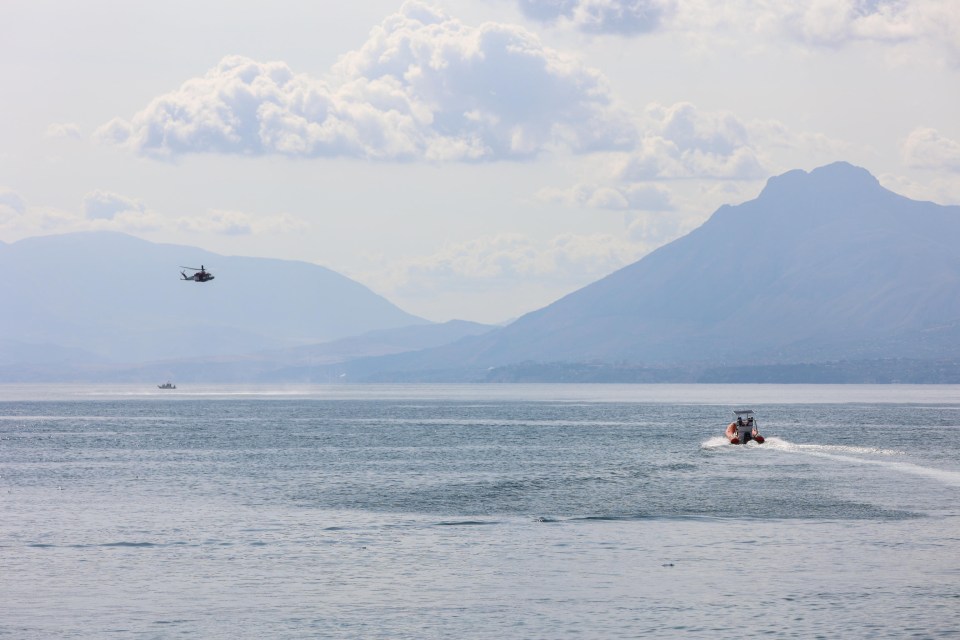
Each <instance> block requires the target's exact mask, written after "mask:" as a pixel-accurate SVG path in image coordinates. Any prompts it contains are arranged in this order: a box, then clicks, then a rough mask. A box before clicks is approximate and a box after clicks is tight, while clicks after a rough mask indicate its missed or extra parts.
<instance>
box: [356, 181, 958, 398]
mask: <svg viewBox="0 0 960 640" xmlns="http://www.w3.org/2000/svg"><path fill="white" fill-rule="evenodd" d="M958 242H960V207H958V206H941V205H937V204H934V203H931V202H918V201H914V200H910V199H908V198H905V197H903V196H900V195H897V194H895V193H893V192H891V191H889V190H887V189H885V188H883V187H882V186H880V184H879V182H878V181H877V179H876V178H874V177H873V176H872V175H870V173H868V172H867V171H866V170H864V169H862V168H858V167H855V166H852V165H850V164H847V163H844V162H839V163H835V164H831V165H828V166H825V167H821V168H819V169H815V170H814V171H811V172H809V173H807V172H804V171H791V172H788V173H786V174H783V175H781V176H778V177H775V178H771V179H770V180H769V182H768V183H767V185H766V187H765V188H764V190H763V192H762V193H761V194H760V196H759V197H758V198H756V199H755V200H752V201H750V202H746V203H743V204H741V205H738V206H723V207H721V208H720V209H718V210H717V211H716V212H715V213H714V214H713V215H712V216H711V217H710V219H709V220H708V221H707V222H706V223H705V224H704V225H702V226H701V227H700V228H698V229H696V230H694V231H693V232H691V233H690V234H688V235H687V236H685V237H682V238H679V239H678V240H676V241H674V242H671V243H670V244H668V245H665V246H663V247H661V248H660V249H658V250H656V251H654V252H652V253H651V254H649V255H648V256H646V257H644V258H643V259H641V260H640V261H638V262H636V263H634V264H631V265H629V266H627V267H625V268H623V269H620V270H619V271H617V272H615V273H613V274H611V275H609V276H607V277H606V278H603V279H602V280H600V281H598V282H595V283H593V284H591V285H588V286H586V287H584V288H583V289H580V290H578V291H576V292H574V293H571V294H570V295H568V296H566V297H564V298H563V299H561V300H558V301H557V302H555V303H553V304H551V305H549V306H547V307H545V308H543V309H540V310H537V311H534V312H532V313H529V314H527V315H525V316H523V317H521V318H519V319H518V320H516V321H515V322H513V323H512V324H510V325H509V326H506V327H504V328H503V329H500V330H498V331H495V332H492V333H489V334H485V335H483V336H480V337H476V338H468V339H465V340H462V341H460V342H458V343H456V344H454V345H449V346H445V347H440V348H437V349H432V350H426V351H423V352H420V353H412V354H402V355H398V356H390V357H386V358H378V359H368V360H361V361H357V362H355V363H352V365H351V366H350V367H349V368H348V369H349V371H350V372H351V373H352V374H353V375H354V376H356V377H366V378H368V379H371V378H376V379H416V378H425V379H440V378H443V377H444V375H445V374H444V373H443V372H445V371H446V372H451V373H450V374H449V375H453V376H454V377H457V376H462V372H463V371H467V370H469V371H472V372H473V373H471V374H468V377H470V376H476V375H478V372H481V371H484V370H493V369H497V368H502V367H508V366H513V365H518V364H520V363H528V364H529V363H554V364H553V365H552V366H551V368H552V370H553V371H555V372H556V371H561V370H564V367H563V366H561V365H557V364H556V363H577V362H579V363H594V366H600V365H601V364H603V363H606V364H608V365H609V364H612V363H619V364H620V365H624V364H632V365H642V366H645V367H655V368H660V369H663V368H670V367H680V368H681V370H682V371H683V372H686V373H684V374H682V375H692V374H691V372H695V371H706V370H707V369H708V368H711V367H712V368H713V369H712V370H713V371H714V372H715V373H716V371H717V370H716V366H718V365H719V366H724V367H740V366H741V365H747V366H754V367H756V366H761V365H789V364H797V363H809V362H831V361H840V360H844V361H857V362H862V361H867V360H874V359H891V358H893V359H897V358H906V359H910V360H911V361H915V360H921V361H923V360H943V359H950V358H960V251H958V250H957V248H956V247H957V245H958ZM857 366H858V367H860V365H857ZM601 368H603V367H601ZM458 370H459V371H460V373H452V372H454V371H458ZM741 370H742V368H741ZM752 371H754V372H756V371H759V369H753V370H752ZM677 375H681V374H677ZM682 375H681V377H682ZM716 375H717V377H718V378H720V379H724V374H719V373H717V374H716ZM674 377H677V376H676V375H675V376H674Z"/></svg>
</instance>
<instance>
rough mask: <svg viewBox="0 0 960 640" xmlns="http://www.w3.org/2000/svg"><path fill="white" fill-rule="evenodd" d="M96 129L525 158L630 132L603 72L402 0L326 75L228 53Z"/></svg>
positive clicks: (245, 142)
mask: <svg viewBox="0 0 960 640" xmlns="http://www.w3.org/2000/svg"><path fill="white" fill-rule="evenodd" d="M97 135H98V136H99V138H101V139H103V140H106V141H109V142H112V143H114V144H118V145H121V146H125V147H128V148H130V149H132V150H133V151H135V152H137V153H140V154H145V155H152V156H158V157H170V156H176V155H178V154H184V153H205V152H210V153H231V154H245V155H260V154H281V155H287V156H307V157H309V156H350V157H359V158H367V159H375V160H392V161H396V160H421V159H426V160H457V161H483V160H499V159H522V158H528V157H531V156H534V155H536V154H537V153H539V152H541V151H542V150H544V149H547V148H550V147H553V146H558V145H559V146H563V147H566V148H570V149H572V150H573V151H575V152H583V151H590V150H594V149H608V148H616V147H624V146H627V145H629V144H630V143H631V142H632V140H633V137H634V135H635V132H634V129H633V126H632V124H631V122H630V119H629V117H628V116H627V115H626V114H625V113H624V112H623V111H622V110H621V109H620V108H619V106H618V105H617V104H616V102H615V100H614V99H613V97H612V94H611V93H610V90H609V88H608V87H607V85H606V82H605V80H604V78H603V77H602V75H601V74H600V73H599V72H597V71H595V70H593V69H590V68H588V67H586V66H584V65H583V64H581V63H580V62H578V61H576V60H575V59H573V58H570V57H567V56H564V55H562V54H561V53H559V52H557V51H555V50H553V49H550V48H548V47H546V46H544V45H543V44H542V43H541V42H540V40H539V39H538V38H537V37H536V36H535V35H533V34H532V33H530V32H529V31H526V30H524V29H522V28H520V27H517V26H512V25H505V24H498V23H492V22H489V23H484V24H482V25H480V26H477V27H471V26H468V25H465V24H463V23H461V22H459V21H458V20H456V19H454V18H451V17H449V16H447V15H445V14H443V13H442V12H440V11H439V10H436V9H433V8H430V7H428V6H427V5H424V4H421V3H419V2H407V3H405V4H404V5H403V6H402V8H401V9H400V11H399V12H398V13H396V14H394V15H392V16H389V17H388V18H387V19H386V20H385V21H384V22H383V23H382V24H381V25H379V26H378V27H377V28H375V29H374V30H373V31H372V32H371V35H370V37H369V39H368V40H367V42H366V43H365V44H364V45H363V46H362V47H361V48H360V49H358V50H356V51H353V52H350V53H348V54H346V55H345V56H343V57H342V58H341V60H340V61H339V62H338V63H337V65H336V66H335V68H334V69H333V70H332V71H331V74H330V76H329V77H328V78H324V79H321V78H316V77H312V76H310V75H307V74H303V73H296V72H294V71H293V70H292V69H290V68H289V67H288V66H287V65H286V64H285V63H283V62H258V61H255V60H251V59H249V58H244V57H240V56H228V57H226V58H224V59H223V60H222V61H221V62H220V63H219V64H218V65H217V66H216V67H214V68H213V69H211V70H209V71H208V72H207V73H206V74H205V75H203V76H200V77H196V78H192V79H190V80H188V81H186V82H185V83H183V85H181V86H180V88H179V89H177V90H175V91H172V92H170V93H167V94H164V95H161V96H159V97H157V98H156V99H154V100H153V101H152V102H151V103H150V104H149V105H147V106H146V107H145V108H144V109H143V110H142V111H140V112H139V113H137V114H135V115H134V116H133V117H132V118H130V119H129V120H126V119H122V118H115V119H114V120H112V121H111V122H109V123H107V124H105V125H103V126H102V127H101V128H100V129H99V130H98V132H97Z"/></svg>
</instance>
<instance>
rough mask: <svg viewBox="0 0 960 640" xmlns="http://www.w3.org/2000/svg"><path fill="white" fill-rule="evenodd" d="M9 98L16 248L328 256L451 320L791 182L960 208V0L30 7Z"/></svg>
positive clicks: (535, 300)
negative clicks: (39, 239)
mask: <svg viewBox="0 0 960 640" xmlns="http://www.w3.org/2000/svg"><path fill="white" fill-rule="evenodd" d="M0 87H2V89H0V240H3V241H6V242H12V241H14V240H18V239H20V238H23V237H29V236H35V235H44V234H53V233H63V232H68V231H76V230H80V229H113V230H119V231H125V232H127V233H131V234H133V235H136V236H140V237H143V238H145V239H148V240H151V241H157V242H170V243H176V244H187V245H194V246H200V247H203V248H205V249H209V250H212V251H215V252H218V253H222V254H228V255H247V256H266V257H277V258H292V259H298V260H305V261H308V262H313V263H317V264H321V265H324V266H327V267H330V268H331V269H334V270H336V271H338V272H340V273H343V274H345V275H348V276H350V277H352V278H355V279H357V280H359V281H360V282H362V283H364V284H366V285H367V286H369V287H370V288H372V289H373V290H375V291H377V292H378V293H381V294H383V295H385V296H386V297H387V298H389V299H390V300H391V301H393V302H395V303H396V304H398V305H400V306H401V307H402V308H404V309H405V310H407V311H410V312H412V313H415V314H418V315H421V316H424V317H426V318H429V319H431V320H438V321H442V320H447V319H450V318H465V319H470V320H477V321H483V322H497V321H502V320H506V319H508V318H511V317H515V316H518V315H520V314H522V313H524V312H527V311H531V310H533V309H535V308H538V307H541V306H543V305H545V304H548V303H550V302H552V301H553V300H555V299H557V298H558V297H561V296H563V295H564V294H566V293H569V292H570V291H573V290H575V289H577V288H579V287H581V286H583V285H585V284H588V283H590V282H592V281H594V280H596V279H598V278H600V277H602V276H604V275H606V274H608V273H610V272H611V271H613V270H615V269H617V268H619V267H621V266H623V265H625V264H628V263H630V262H633V261H635V260H636V259H638V258H640V257H642V256H643V255H645V254H646V253H648V252H649V251H651V250H652V249H654V248H656V247H658V246H660V245H662V244H664V243H666V242H668V241H670V240H672V239H674V238H676V237H678V236H679V235H682V234H684V233H686V232H688V231H690V230H691V229H692V228H695V227H696V226H698V225H699V224H701V223H702V222H703V221H704V220H705V219H706V218H707V217H708V216H709V215H710V214H711V213H712V212H713V211H714V210H715V209H716V208H717V207H719V206H720V205H722V204H725V203H731V204H736V203H739V202H743V201H745V200H749V199H752V198H754V197H755V196H756V195H757V194H758V193H759V191H760V189H761V188H762V187H763V184H764V182H765V180H766V179H767V178H768V177H770V176H771V175H776V174H779V173H783V172H784V171H787V170H790V169H796V168H800V169H806V170H809V169H813V168H815V167H817V166H821V165H823V164H827V163H830V162H833V161H835V160H846V161H849V162H852V163H854V164H856V165H859V166H862V167H865V168H866V169H868V170H869V171H870V172H871V173H873V174H874V175H876V176H877V177H878V178H879V179H880V181H881V182H882V183H883V185H884V186H886V187H888V188H890V189H893V190H894V191H897V192H899V193H902V194H904V195H907V196H909V197H911V198H915V199H921V200H933V201H935V202H939V203H941V204H956V203H960V2H958V1H957V0H915V1H912V2H911V1H886V0H814V1H811V2H797V1H795V0H724V1H723V2H710V1H707V0H471V1H469V2H468V1H467V0H438V1H436V2H419V1H411V2H399V1H385V0H353V2H350V3H341V2H323V1H320V2H317V1H312V2H292V1H285V0H269V2H267V1H264V2H255V1H250V0H231V1H229V2H227V1H219V0H218V1H210V2H205V1H203V0H191V1H189V2H184V1H182V0H168V1H167V2H163V3H159V2H149V3H146V2H132V1H131V2H118V1H115V0H110V1H107V0H86V1H84V2H67V1H65V0H60V1H51V0H5V1H4V2H2V3H0ZM208 266H211V267H212V268H213V269H214V270H216V265H208ZM65 267H68V265H65ZM171 269H172V271H171V274H172V276H171V277H178V274H177V270H176V265H172V266H171ZM8 275H9V274H8ZM217 277H218V278H229V277H230V275H229V274H228V273H222V272H217ZM278 286H282V283H278Z"/></svg>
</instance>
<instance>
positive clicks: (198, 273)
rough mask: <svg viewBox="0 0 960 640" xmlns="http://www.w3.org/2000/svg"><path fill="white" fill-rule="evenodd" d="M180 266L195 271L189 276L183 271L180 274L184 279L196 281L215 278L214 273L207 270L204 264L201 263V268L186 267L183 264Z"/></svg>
mask: <svg viewBox="0 0 960 640" xmlns="http://www.w3.org/2000/svg"><path fill="white" fill-rule="evenodd" d="M180 268H181V269H190V271H193V272H195V273H193V274H192V275H189V276H188V275H187V274H186V272H184V271H181V272H180V275H181V276H182V279H183V280H193V281H194V282H206V281H207V280H213V274H212V273H210V272H209V271H207V270H206V269H205V268H204V266H203V265H200V268H199V269H197V268H196V267H184V266H181V267H180Z"/></svg>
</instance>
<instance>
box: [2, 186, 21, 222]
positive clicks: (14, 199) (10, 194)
mask: <svg viewBox="0 0 960 640" xmlns="http://www.w3.org/2000/svg"><path fill="white" fill-rule="evenodd" d="M26 210H27V203H26V201H25V200H24V199H23V197H22V196H21V195H20V194H19V193H17V192H16V191H14V190H13V189H10V188H8V187H0V215H2V216H4V217H13V216H17V215H21V214H22V213H24V212H25V211H26Z"/></svg>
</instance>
